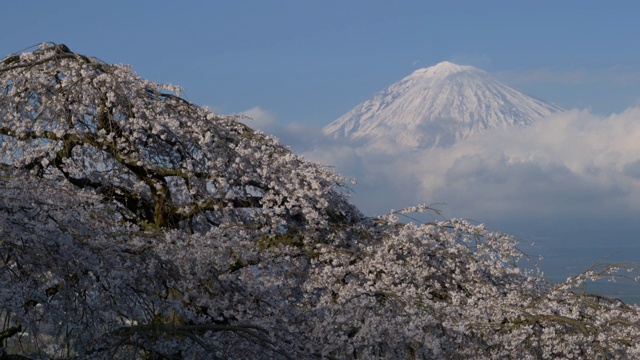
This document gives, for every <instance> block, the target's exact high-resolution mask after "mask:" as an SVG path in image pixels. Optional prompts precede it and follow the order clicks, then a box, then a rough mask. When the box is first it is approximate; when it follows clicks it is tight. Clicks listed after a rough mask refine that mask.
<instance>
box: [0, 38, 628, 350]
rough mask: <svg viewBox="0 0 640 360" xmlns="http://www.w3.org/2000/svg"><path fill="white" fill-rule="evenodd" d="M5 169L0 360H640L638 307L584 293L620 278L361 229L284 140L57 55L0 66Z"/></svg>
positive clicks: (328, 183) (502, 246) (471, 238)
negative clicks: (554, 269)
mask: <svg viewBox="0 0 640 360" xmlns="http://www.w3.org/2000/svg"><path fill="white" fill-rule="evenodd" d="M0 154H1V155H0V156H1V158H0V168H1V169H0V170H1V171H0V318H1V319H0V320H2V322H1V324H2V325H1V326H2V327H1V328H0V351H1V352H0V358H8V357H9V356H14V355H16V356H17V355H20V356H23V357H26V358H30V359H53V358H55V359H114V358H117V359H226V358H230V359H259V358H262V359H272V358H284V359H349V358H351V359H372V358H389V359H397V358H410V359H414V358H415V359H425V358H428V359H431V358H436V359H437V358H475V359H483V358H485V359H493V358H518V359H520V358H531V359H542V358H545V359H546V358H634V357H638V356H640V348H639V347H638V345H637V344H638V337H639V336H640V331H639V329H638V327H640V325H639V324H640V316H639V310H640V309H638V307H636V306H631V305H627V304H624V303H622V302H620V301H617V300H613V299H607V298H604V297H601V296H598V295H595V294H586V293H583V292H581V291H579V285H580V284H581V282H583V281H590V280H591V279H596V278H598V277H600V276H602V275H609V276H611V275H614V276H615V274H617V273H616V271H617V270H619V269H612V268H608V267H605V268H603V269H598V270H597V271H594V272H589V273H585V274H582V275H580V276H578V277H576V278H573V279H569V280H568V281H567V282H566V283H565V284H561V285H551V284H548V283H546V282H545V281H543V280H541V278H540V277H539V276H538V274H537V273H536V272H532V271H526V270H523V268H522V267H521V265H522V262H523V261H524V260H526V256H524V255H523V254H522V253H520V251H519V250H518V248H517V242H516V240H515V239H514V238H512V237H510V236H508V235H505V234H502V233H499V232H495V231H490V230H488V229H486V228H484V227H483V226H482V225H474V224H470V223H468V222H466V221H463V220H443V221H437V222H433V223H428V224H414V223H402V222H400V221H399V218H398V216H400V215H401V212H399V213H392V214H389V215H387V216H384V217H379V218H368V217H365V216H363V215H361V214H360V212H359V211H358V210H357V209H356V208H354V207H353V206H352V205H350V204H349V202H348V198H347V196H346V195H345V187H344V183H343V182H344V179H342V178H341V177H340V176H338V175H336V174H334V173H333V172H331V171H329V170H327V169H326V168H324V167H323V166H320V165H318V164H314V163H309V162H306V161H304V160H303V159H301V158H300V157H298V156H296V155H294V154H292V153H291V152H290V151H289V150H288V149H286V148H285V147H283V146H282V145H281V144H280V143H279V142H278V141H277V140H276V139H273V138H271V137H267V136H265V135H263V134H261V133H259V132H256V131H253V130H252V129H250V128H248V127H246V126H244V125H242V124H240V123H238V122H237V121H236V119H235V118H233V117H226V116H221V115H217V114H213V113H211V112H210V111H208V110H207V109H204V108H201V107H198V106H196V105H194V104H191V103H189V102H188V101H186V100H184V99H182V98H180V97H179V89H178V88H176V87H173V86H163V85H158V84H156V83H153V82H150V81H147V80H144V79H141V78H140V77H139V76H138V75H136V74H135V73H134V72H133V71H132V70H131V68H130V67H127V66H120V65H110V64H105V63H103V62H101V61H99V60H96V59H94V58H91V57H88V56H84V55H80V54H77V53H74V52H72V51H71V50H69V49H68V48H67V47H66V46H64V45H57V44H49V43H48V44H42V45H41V46H40V47H39V48H38V49H35V50H33V51H31V52H25V53H21V54H12V55H10V56H8V57H6V58H4V59H3V60H2V61H0ZM407 211H429V209H428V208H426V207H418V208H415V209H408V210H407ZM525 268H531V267H525ZM621 270H623V273H622V274H624V275H628V276H631V277H633V276H634V275H635V272H633V270H632V269H631V268H629V267H625V266H622V269H621ZM626 270H629V271H630V272H627V271H626Z"/></svg>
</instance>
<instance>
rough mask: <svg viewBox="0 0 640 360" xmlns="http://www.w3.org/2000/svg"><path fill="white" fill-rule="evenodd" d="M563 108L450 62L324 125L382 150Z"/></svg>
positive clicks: (428, 143) (336, 135) (438, 143)
mask: <svg viewBox="0 0 640 360" xmlns="http://www.w3.org/2000/svg"><path fill="white" fill-rule="evenodd" d="M560 111H563V109H562V108H560V107H558V106H555V105H552V104H549V103H546V102H544V101H541V100H538V99H535V98H532V97H530V96H527V95H525V94H523V93H522V92H520V91H518V90H515V89H513V88H511V87H509V86H507V85H504V84H502V83H500V82H499V81H497V80H495V79H494V78H492V77H491V76H490V75H489V74H487V73H486V72H484V71H482V70H479V69H477V68H475V67H473V66H461V65H456V64H453V63H451V62H448V61H444V62H441V63H439V64H437V65H434V66H431V67H428V68H424V69H418V70H416V71H414V72H413V73H412V74H411V75H409V76H407V77H405V78H404V79H402V80H400V81H399V82H397V83H395V84H393V85H391V86H389V87H388V88H387V89H386V90H383V91H381V92H379V93H377V94H376V95H374V96H373V97H372V98H370V99H368V100H365V101H364V102H363V103H361V104H359V105H357V106H356V107H355V108H353V109H352V110H351V111H349V112H348V113H346V114H345V115H343V116H342V117H340V118H338V119H337V120H335V121H334V122H332V123H331V124H329V125H327V126H326V127H325V128H324V129H323V133H324V134H325V135H326V136H328V137H329V138H332V139H335V140H342V141H346V142H347V143H349V144H350V145H355V146H367V147H373V148H378V149H380V150H384V149H393V148H397V147H399V146H400V147H409V148H412V149H432V148H436V147H447V146H450V145H452V144H454V143H455V142H457V141H460V140H463V139H466V138H468V137H470V136H472V135H474V134H477V133H479V132H482V131H485V130H489V129H495V128H504V127H509V126H527V125H530V124H532V123H533V122H534V121H535V120H537V119H539V118H542V117H545V116H548V115H550V114H553V113H556V112H560Z"/></svg>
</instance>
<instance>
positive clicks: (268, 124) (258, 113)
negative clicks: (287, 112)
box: [238, 106, 277, 133]
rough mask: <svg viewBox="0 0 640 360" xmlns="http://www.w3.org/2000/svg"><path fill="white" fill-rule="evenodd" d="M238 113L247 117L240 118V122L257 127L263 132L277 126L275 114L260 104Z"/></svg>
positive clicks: (253, 127)
mask: <svg viewBox="0 0 640 360" xmlns="http://www.w3.org/2000/svg"><path fill="white" fill-rule="evenodd" d="M238 114H239V115H244V116H246V117H247V118H242V119H240V121H241V122H243V123H244V124H246V125H247V126H249V127H250V128H252V129H258V130H260V131H262V132H264V133H270V132H271V131H273V129H274V128H275V127H276V126H277V121H276V116H275V114H274V113H273V112H271V111H270V110H266V109H264V108H262V107H260V106H255V107H252V108H251V109H247V110H244V111H240V112H239V113H238Z"/></svg>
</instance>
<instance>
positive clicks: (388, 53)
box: [0, 0, 640, 126]
mask: <svg viewBox="0 0 640 360" xmlns="http://www.w3.org/2000/svg"><path fill="white" fill-rule="evenodd" d="M2 12H3V15H4V16H3V20H2V23H3V29H4V30H3V31H2V33H0V53H3V54H9V53H12V52H16V51H19V50H21V49H23V48H26V47H28V46H30V45H33V44H37V43H40V42H44V41H53V42H56V43H65V44H67V45H68V46H69V47H70V48H71V49H72V50H73V51H76V52H80V53H83V54H87V55H92V56H96V57H98V58H101V59H102V60H104V61H106V62H110V63H126V64H131V65H133V66H134V69H135V70H136V71H137V72H138V73H140V74H141V75H142V76H143V77H145V78H148V79H151V80H155V81H158V82H170V83H173V84H177V85H180V86H182V87H183V88H184V89H185V94H186V96H187V97H188V98H189V99H190V100H192V101H194V102H196V103H198V104H201V105H208V106H211V107H212V108H213V109H215V110H217V111H219V112H223V113H236V112H240V111H244V110H246V109H250V108H253V107H261V108H263V109H266V110H268V111H270V113H271V114H272V115H273V117H274V118H275V119H277V121H278V122H281V123H284V124H286V123H291V122H299V123H303V124H314V125H316V126H323V125H326V124H328V123H329V122H331V121H332V120H334V119H335V118H337V117H339V116H340V115H342V114H343V113H345V112H347V111H348V110H349V109H351V108H352V107H353V106H355V105H356V104H357V103H359V102H360V101H362V100H364V99H365V98H368V97H369V96H371V95H372V94H374V93H375V92H377V91H378V90H381V89H383V88H385V87H386V86H388V85H390V84H391V83H393V82H395V81H398V80H399V79H401V78H402V77H404V76H406V75H408V74H409V73H411V72H412V71H413V70H415V69H416V68H420V67H427V66H430V65H433V64H435V63H437V62H440V61H442V60H450V61H454V62H458V63H463V64H470V65H474V66H477V67H479V68H482V69H484V70H486V71H488V72H491V73H492V74H494V75H496V76H498V77H499V78H500V79H501V80H503V81H504V82H506V83H507V84H510V85H512V86H514V87H516V88H519V89H521V90H523V91H525V92H527V93H529V94H531V95H534V96H536V97H539V98H542V99H545V100H548V101H551V102H554V103H556V104H558V105H561V106H563V107H566V108H574V107H577V108H590V109H592V110H593V111H595V112H598V113H602V114H610V113H612V112H620V111H622V110H624V109H625V108H627V107H629V106H633V105H636V104H637V103H638V101H639V100H640V47H638V46H637V39H638V38H640V22H639V21H638V18H640V3H637V2H632V1H624V2H623V1H620V2H615V3H611V2H603V1H438V2H436V1H393V2H392V1H386V0H385V1H380V0H369V1H282V0H280V1H278V0H277V1H258V0H254V1H249V0H233V1H180V2H178V1H120V0H116V1H110V2H108V3H105V2H98V1H30V0H21V1H11V2H5V3H4V4H3V6H2Z"/></svg>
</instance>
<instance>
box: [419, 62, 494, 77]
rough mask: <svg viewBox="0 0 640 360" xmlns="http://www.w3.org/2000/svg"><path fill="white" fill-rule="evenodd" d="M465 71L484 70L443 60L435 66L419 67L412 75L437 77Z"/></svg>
mask: <svg viewBox="0 0 640 360" xmlns="http://www.w3.org/2000/svg"><path fill="white" fill-rule="evenodd" d="M465 71H475V72H482V70H479V69H476V68H474V67H473V66H468V65H458V64H454V63H452V62H449V61H442V62H439V63H437V64H435V65H433V66H430V67H427V68H423V69H418V70H416V71H414V72H413V73H412V74H411V76H422V75H426V76H435V77H447V76H449V75H452V74H456V73H460V72H465Z"/></svg>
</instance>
